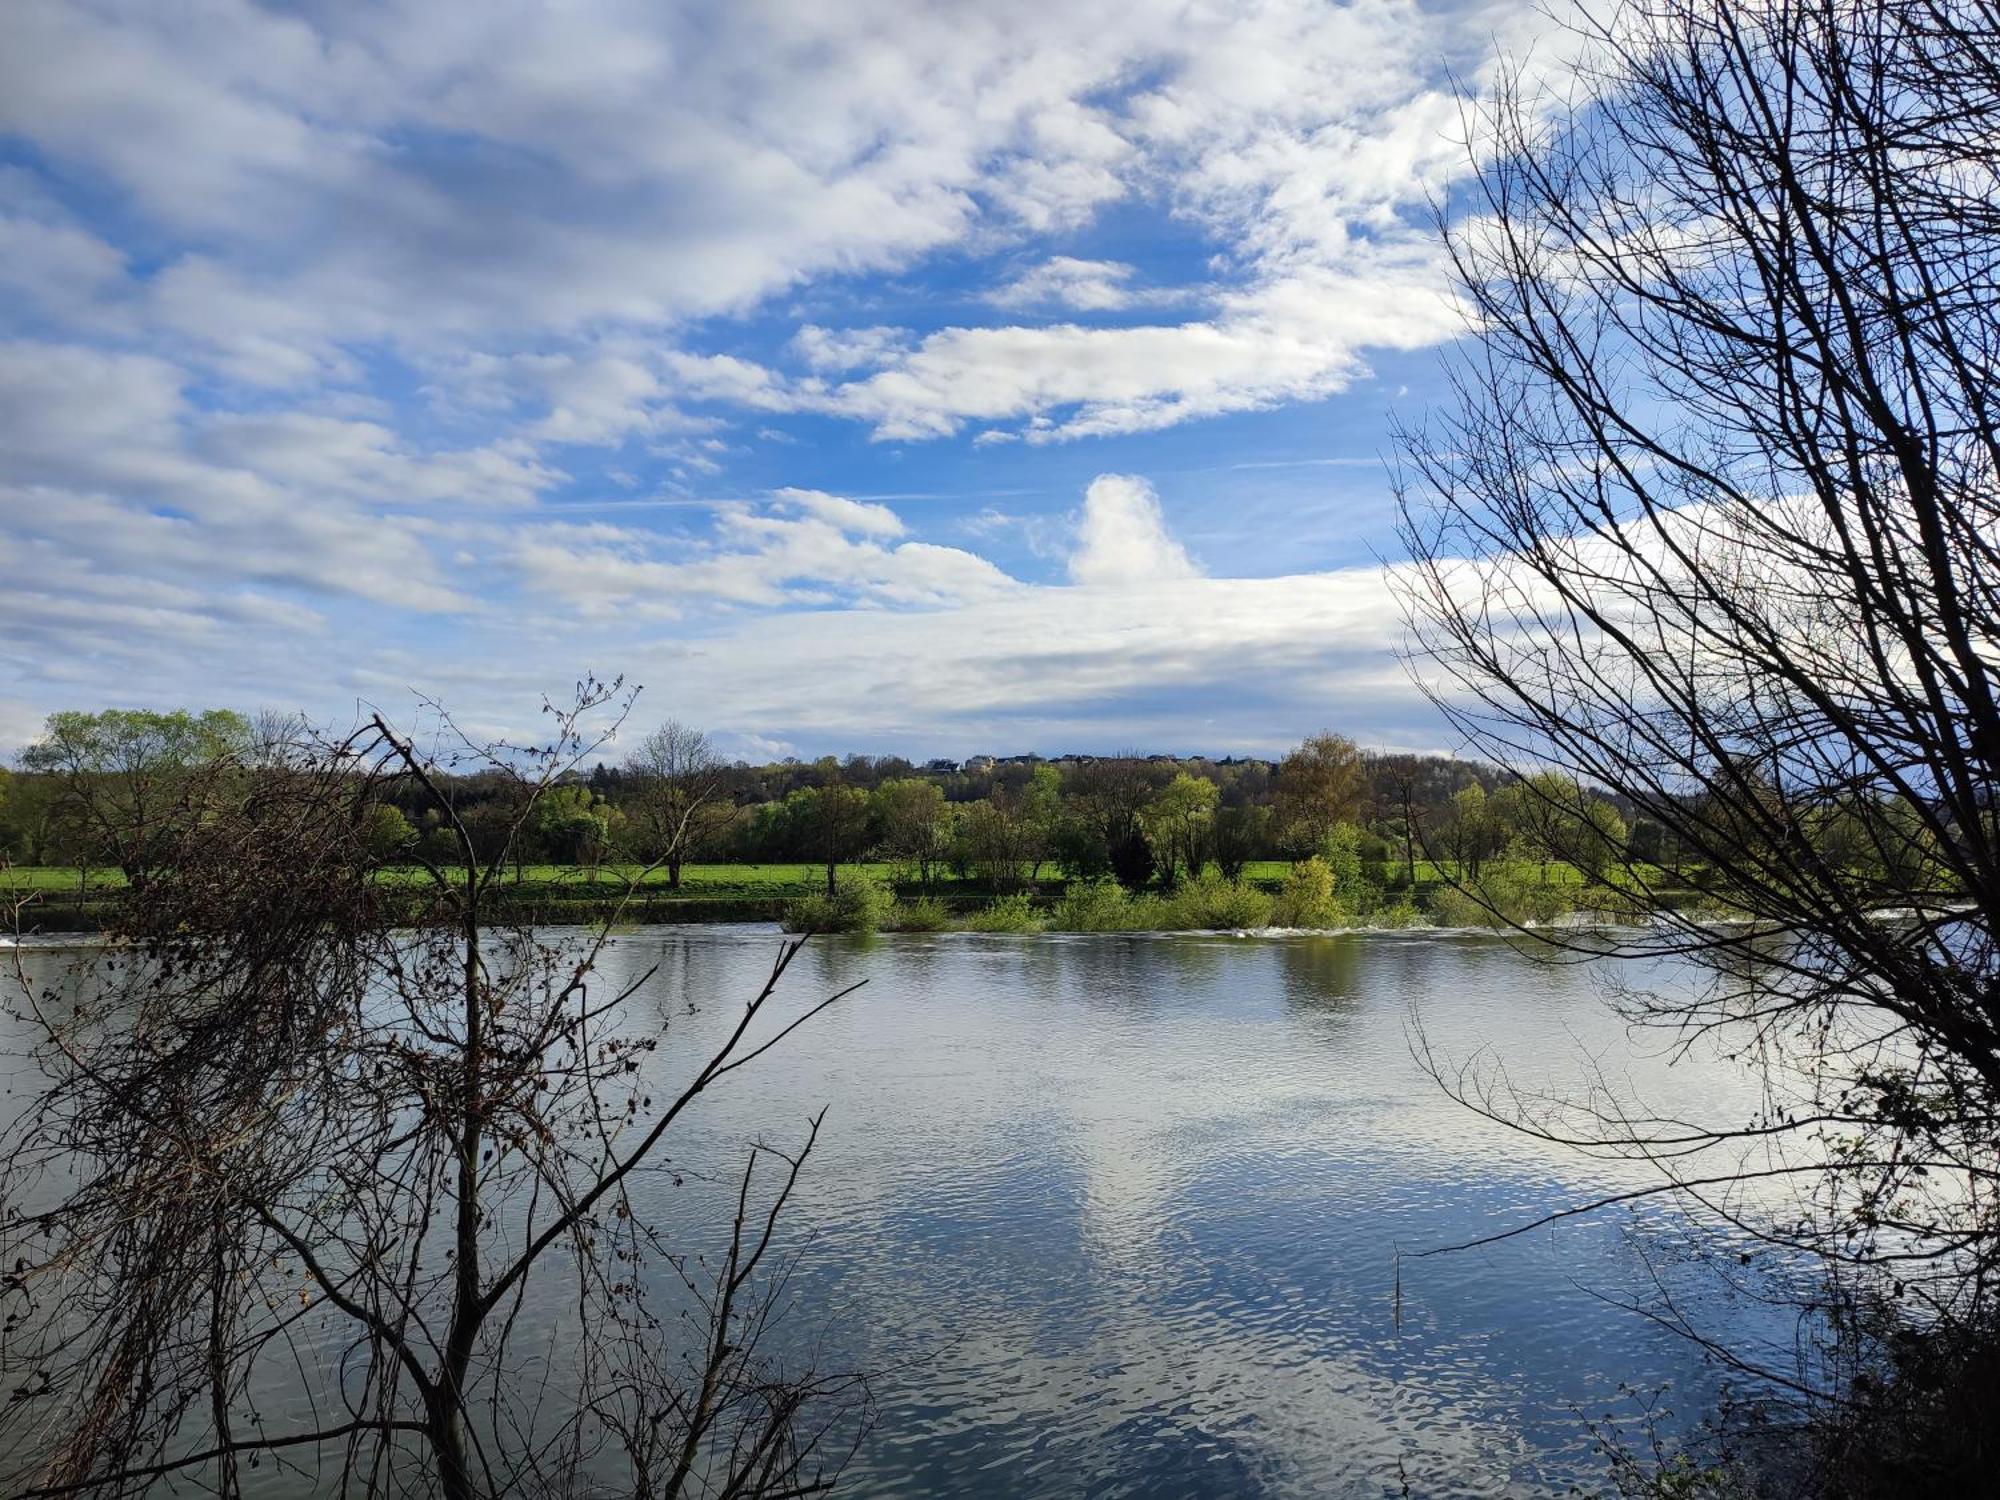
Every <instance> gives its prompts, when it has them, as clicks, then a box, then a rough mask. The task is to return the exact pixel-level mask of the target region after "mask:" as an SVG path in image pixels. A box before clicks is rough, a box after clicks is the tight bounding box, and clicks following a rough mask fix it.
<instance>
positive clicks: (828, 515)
mask: <svg viewBox="0 0 2000 1500" xmlns="http://www.w3.org/2000/svg"><path fill="white" fill-rule="evenodd" d="M773 497H774V498H775V499H777V500H779V501H781V502H783V503H784V504H786V505H789V506H792V507H794V508H795V509H798V510H802V511H804V512H805V513H806V514H807V515H813V516H818V517H819V518H820V519H821V520H822V521H827V522H830V523H831V524H833V525H835V526H838V527H840V528H841V529H842V530H843V531H858V532H860V533H862V534H863V535H864V536H901V535H902V534H903V521H902V518H901V517H900V516H898V515H897V514H896V513H895V512H894V511H893V510H891V509H889V507H888V506H886V505H874V504H870V503H868V502H866V501H861V500H849V499H848V498H846V497H845V496H844V495H829V494H827V492H826V491H825V490H799V489H782V490H776V491H774V492H773Z"/></svg>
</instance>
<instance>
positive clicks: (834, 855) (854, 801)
mask: <svg viewBox="0 0 2000 1500" xmlns="http://www.w3.org/2000/svg"><path fill="white" fill-rule="evenodd" d="M831 764H832V761H831V759H830V758H829V759H828V760H827V761H824V762H822V765H831ZM785 821H786V824H787V826H788V829H789V831H790V834H791V837H792V840H793V843H794V845H795V846H796V847H798V848H800V849H803V850H805V851H807V853H808V857H810V858H811V859H812V860H813V862H814V863H815V864H819V865H822V866H824V867H825V869H826V894H827V899H829V900H831V899H833V897H835V896H836V895H838V894H839V884H838V875H839V872H840V867H841V866H842V865H844V864H848V863H851V862H852V861H854V860H857V859H859V858H860V857H861V856H862V855H863V854H865V853H866V852H867V850H868V841H869V831H868V794H867V793H866V792H864V791H862V790H861V788H860V787H858V786H842V785H840V784H839V783H838V782H835V783H830V784H829V785H826V786H809V787H801V788H799V790H797V791H796V792H793V793H792V794H791V796H789V797H787V798H786V799H785Z"/></svg>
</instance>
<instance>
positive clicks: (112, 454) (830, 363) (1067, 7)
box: [0, 0, 1546, 759]
mask: <svg viewBox="0 0 2000 1500" xmlns="http://www.w3.org/2000/svg"><path fill="white" fill-rule="evenodd" d="M1539 24H1540V22H1539V21H1538V13H1537V12H1536V10H1535V9H1534V8H1533V7H1532V6H1531V5H1530V4H1527V3H1520V4H1516V3H1512V0H1493V3H1469V4H1448V5H1441V6H1432V5H1428V4H1424V5H1419V4H1413V3H1408V0H1354V3H1349V4H1323V3H1309V0H1264V3H1255V0H1248V3H1246V0H1227V3H1212V4H1208V3H1155V0H1116V3H1097V0H1060V3H1051V4H1039V3H1027V0H1011V3H1008V4H1004V5H995V4H991V3H978V4H955V3H954V4H944V3H932V0H897V3H871V0H844V3H842V4H839V5H823V4H805V3H792V4H756V3H744V0H730V3H720V4H707V3H692V0H675V3H661V0H632V3H622V0H542V3H517V0H479V3H469V0H467V3H457V0H452V3H445V0H409V3H403V0H380V3H376V0H327V3H302V4H294V5H289V6H283V7H280V6H261V5H255V4H249V3H244V0H178V3H173V4H159V3H157V0H131V3H111V0H105V3H95V0H8V3H7V4H6V5H5V6H4V7H0V750H4V749H6V748H8V747H17V746H19V745H20V744H22V743H25V742H26V741H28V740H30V739H32V738H33V737H34V734H35V732H36V728H37V726H38V725H39V723H40V722H41V719H42V717H43V715H45V714H46V713H48V712H49V711H51V710H54V709H61V708H96V707H104V706H111V705H118V706H136V707H171V706H177V705H184V704H185V705H196V706H207V705H231V706H238V707H244V708H258V707H269V708H277V709H283V710H297V711H303V712H306V713H309V714H311V715H313V716H314V717H316V718H319V719H322V720H329V721H332V722H335V723H344V722H346V721H348V720H349V719H351V718H352V717H353V716H354V715H355V713H356V712H357V711H358V710H359V709H361V708H363V707H380V708H382V709H384V710H385V711H387V712H388V713H389V714H390V715H391V716H392V717H396V716H402V717H407V716H408V714H409V713H410V711H411V709H412V706H413V704H414V703H415V702H416V695H419V694H422V695H428V696H432V697H435V698H438V699H441V700H443V701H444V702H445V703H446V704H447V705H448V706H449V707H451V708H452V709H453V711H454V712H455V713H456V715H457V716H458V717H459V719H460V720H461V722H462V723H463V724H464V725H465V726H467V727H468V729H469V730H471V731H472V732H473V733H475V734H492V735H503V734H516V735H519V734H525V733H530V732H532V730H533V729H534V727H535V725H536V723H537V721H538V712H537V710H538V708H539V705H540V703H541V701H542V697H543V695H544V694H548V695H551V696H554V697H557V698H561V697H564V696H566V695H567V693H568V691H569V685H570V684H571V683H572V682H573V681H574V680H575V679H576V678H577V677H578V676H579V675H580V674H582V673H583V672H585V671H591V672H595V673H597V674H599V675H600V676H611V675H614V674H623V676H624V677H625V678H626V680H627V681H628V682H630V683H635V684H640V685H643V689H644V691H643V694H642V696H641V699H640V702H639V706H638V708H637V710H636V713H637V720H638V722H640V723H642V724H643V723H652V722H657V721H658V720H660V719H662V718H666V717H673V718H677V719H680V720H682V721H684V722H688V723H691V724H694V725H697V726H700V727H704V728H706V729H708V730H709V731H710V732H711V733H712V734H713V735H714V736H715V738H716V740H717V742H718V744H719V746H720V747H721V748H722V749H724V750H725V752H727V753H729V754H731V755H740V756H745V757H748V758H751V759H762V758H766V757H777V756H784V755H794V754H795V755H800V756H806V757H810V756H816V755H819V754H824V753H841V754H844V753H848V752H864V753H890V752H894V753H901V754H906V755H910V756H912V757H914V758H924V757H928V756H932V755H951V756H963V755H965V754H969V753H973V752H976V751H986V752H990V753H996V754H1009V753H1017V752H1023V751H1031V750H1032V751H1040V752H1043V753H1059V752H1061V751H1064V750H1086V751H1087V750H1098V751H1102V750H1112V749H1118V748H1125V747H1143V748H1146V749H1149V750H1151V749H1164V750H1171V751H1177V752H1182V753H1209V754H1218V755H1220V754H1228V753H1238V754H1245V753H1247V754H1260V753H1270V752H1274V751H1279V750H1282V749H1283V748H1284V747H1285V746H1287V745H1289V744H1291V743H1294V742H1296V741H1297V740H1298V739H1299V738H1300V737H1301V736H1302V735H1303V734H1305V733H1308V732H1311V731H1313V730H1316V729H1319V728H1321V727H1326V726H1330V727H1333V728H1336V729H1339V730H1342V731H1344V732H1346V733H1349V734H1351V735H1353V736H1354V737H1355V738H1356V739H1358V740H1360V741H1362V742H1363V743H1364V744H1369V745H1378V746H1384V747H1400V748H1431V749H1450V748H1452V745H1451V741H1450V732H1449V730H1448V729H1447V728H1446V727H1445V725H1444V724H1443V723H1442V722H1441V720H1440V719H1439V718H1438V716H1437V715H1436V714H1435V712H1434V710H1432V709H1431V708H1430V706H1429V705H1428V704H1427V703H1426V702H1425V701H1424V699H1423V698H1422V696H1421V695H1420V694H1419V693H1418V692H1417V691H1416V690H1415V688H1414V687H1413V686H1412V684H1411V681H1410V677H1409V675H1408V673H1407V671H1406V669H1405V668H1404V666H1403V665H1402V664H1401V662H1400V661H1399V660H1398V657H1397V648H1398V646H1399V643H1400V641H1401V639H1402V626H1401V620H1400V613H1399V609H1398V606H1397V604H1396V600H1395V595H1394V589H1393V587H1392V579H1391V577H1390V576H1389V575H1390V572H1391V571H1392V569H1393V566H1394V563H1395V561H1396V545H1395V536H1394V515H1395V511H1394V504H1393V501H1392V497H1391V486H1390V464H1391V463H1392V461H1393V459H1394V444H1393V439H1392V437H1391V421H1392V418H1394V417H1397V416H1400V417H1402V418H1403V419H1405V420H1409V419H1415V418H1420V417H1421V415H1422V412H1423V408H1424V406H1425V403H1426V402H1427V401H1429V400H1432V399H1435V398H1436V397H1437V395H1438V394H1439V392H1440V389H1441V360H1442V359H1443V358H1444V357H1445V356H1446V355H1448V353H1449V349H1450V346H1451V343H1452V341H1453V340H1454V339H1456V338H1457V337H1458V336H1459V335H1460V333H1461V330H1462V328H1463V322H1462V319H1461V316H1460V311H1459V308H1458V305H1457V304H1456V302H1455V301H1454V299H1453V297H1452V294H1451V291H1450V288H1449V285H1448V281H1447V278H1446V276H1445V274H1444V268H1443V266H1442V263H1441V256H1440V253H1439V246H1438V243H1437V240H1436V236H1435V233H1434V230H1433V227H1432V210H1431V204H1432V203H1433V202H1435V201H1439V200H1440V199H1442V198H1446V197H1448V195H1449V194H1450V192H1451V191H1452V184H1453V183H1454V181H1456V180H1461V179H1462V178H1463V177H1464V175H1465V173H1466V166H1465V162H1466V154H1465V147H1464V144H1463V130H1462V125H1461V108H1460V102H1459V94H1458V91H1459V90H1464V89H1472V90H1476V89H1477V88H1478V87H1480V85H1481V82H1482V80H1485V79H1488V78H1490V76H1491V74H1492V70H1493V68H1494V66H1495V62H1496V59H1498V58H1501V57H1503V56H1505V57H1515V58H1518V57H1521V56H1525V55H1528V54H1529V53H1531V52H1532V51H1533V50H1534V48H1535V47H1536V45H1537V42H1538V38H1537V35H1536V28H1537V26H1538V25H1539ZM1540 40H1542V41H1543V44H1544V45H1546V39H1540Z"/></svg>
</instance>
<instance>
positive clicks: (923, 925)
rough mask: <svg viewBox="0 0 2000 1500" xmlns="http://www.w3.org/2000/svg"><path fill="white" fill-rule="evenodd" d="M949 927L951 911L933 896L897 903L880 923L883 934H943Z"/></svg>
mask: <svg viewBox="0 0 2000 1500" xmlns="http://www.w3.org/2000/svg"><path fill="white" fill-rule="evenodd" d="M950 927H951V911H950V909H949V908H948V907H946V905H945V904H944V903H943V902H942V901H940V900H938V898H937V897H935V896H919V897H918V898H917V899H916V900H914V901H898V902H897V903H896V904H895V905H894V906H892V907H891V908H890V909H889V915H888V918H887V920H885V921H884V922H883V923H882V928H883V930H884V931H885V932H944V931H947V930H949V928H950Z"/></svg>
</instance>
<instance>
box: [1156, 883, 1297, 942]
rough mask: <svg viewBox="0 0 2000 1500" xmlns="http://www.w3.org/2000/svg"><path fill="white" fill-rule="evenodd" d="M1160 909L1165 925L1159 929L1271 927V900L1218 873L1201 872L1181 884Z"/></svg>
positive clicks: (1193, 929) (1255, 890)
mask: <svg viewBox="0 0 2000 1500" xmlns="http://www.w3.org/2000/svg"><path fill="white" fill-rule="evenodd" d="M1161 909H1162V913H1163V915H1164V917H1165V921H1163V922H1161V923H1160V924H1159V925H1160V926H1161V927H1163V928H1168V929H1173V930H1179V931H1201V930H1205V929H1213V928H1243V927H1268V926H1270V925H1271V898H1270V897H1269V896H1267V895H1266V894H1265V893H1264V892H1262V891H1260V890H1258V889H1257V888H1256V887H1255V886H1251V885H1246V884H1244V883H1243V882H1242V881H1240V880H1231V879H1229V878H1228V877H1226V876H1225V875H1223V874H1222V873H1221V872H1220V871H1218V870H1206V871H1203V872H1202V873H1201V874H1200V875H1198V876H1196V877H1195V878H1194V879H1193V880H1189V881H1185V882H1183V883H1182V884H1181V885H1180V886H1178V887H1177V888H1176V889H1175V890H1174V891H1173V893H1172V894H1171V895H1169V896H1168V897H1167V898H1166V899H1165V900H1164V901H1163V902H1162V903H1161Z"/></svg>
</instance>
